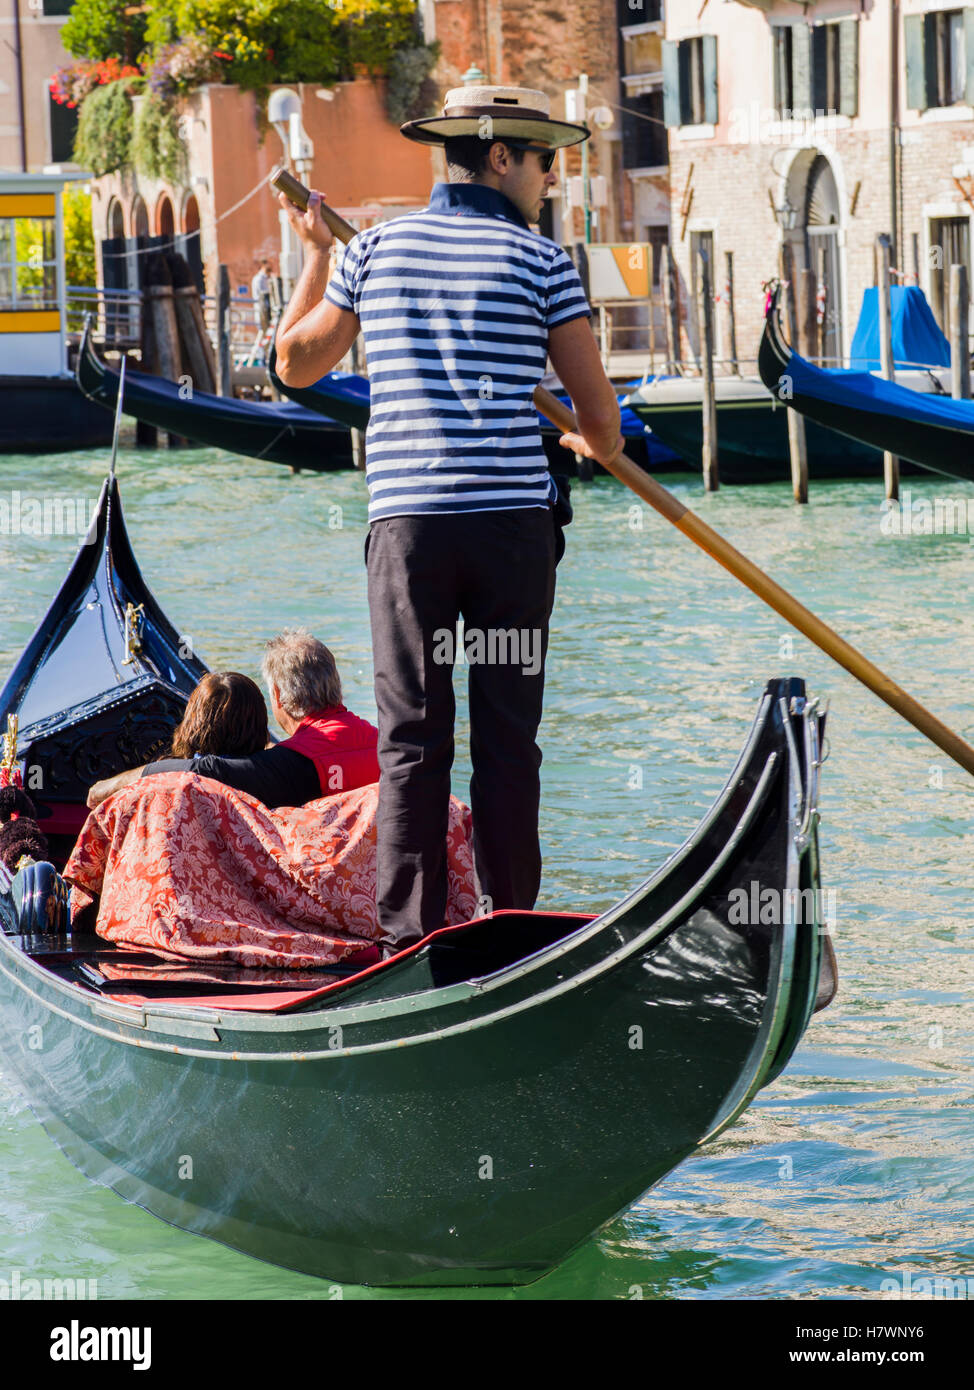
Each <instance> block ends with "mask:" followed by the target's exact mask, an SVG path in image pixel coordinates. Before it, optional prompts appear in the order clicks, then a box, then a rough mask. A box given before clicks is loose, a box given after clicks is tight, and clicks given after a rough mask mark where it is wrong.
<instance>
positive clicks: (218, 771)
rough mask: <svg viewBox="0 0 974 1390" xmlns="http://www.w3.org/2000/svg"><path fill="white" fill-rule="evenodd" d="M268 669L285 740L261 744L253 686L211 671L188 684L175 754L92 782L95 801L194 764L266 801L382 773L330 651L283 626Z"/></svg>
mask: <svg viewBox="0 0 974 1390" xmlns="http://www.w3.org/2000/svg"><path fill="white" fill-rule="evenodd" d="M263 672H264V678H265V680H266V681H267V685H268V689H269V691H270V697H271V708H272V710H273V711H274V716H275V718H276V719H277V722H278V723H279V724H280V726H281V728H282V729H283V730H284V732H285V733H286V734H288V735H290V737H289V738H287V739H285V741H284V742H283V743H278V744H274V745H273V746H271V747H269V748H268V747H265V745H266V743H267V739H268V731H267V710H266V708H265V706H264V699H263V696H262V695H261V693H260V690H259V689H258V687H257V686H256V685H255V684H254V682H253V681H252V680H250V679H249V677H247V676H243V675H240V674H239V672H236V671H211V672H210V673H209V675H206V676H204V677H203V679H202V680H201V681H200V683H199V685H198V686H197V687H196V689H195V690H194V691H193V693H192V695H191V696H190V698H189V702H188V704H187V706H186V713H185V714H184V716H183V718H182V721H181V722H180V724H179V726H178V728H177V729H176V731H175V733H174V734H173V742H172V756H171V757H169V758H164V759H163V760H161V761H160V762H154V763H149V764H148V765H147V766H145V767H140V768H133V769H131V770H129V771H127V772H122V773H119V774H118V776H117V777H110V778H108V779H106V780H105V781H103V782H97V783H96V784H95V785H94V786H93V787H92V789H91V791H90V792H89V793H88V806H89V808H90V809H91V810H94V809H95V807H96V806H99V805H101V803H102V801H104V800H105V798H106V797H107V796H111V794H112V793H113V792H116V791H118V790H119V789H120V788H121V787H125V786H128V785H130V784H131V783H132V782H134V781H136V780H137V779H138V778H140V777H146V776H150V775H153V774H156V773H161V772H195V773H197V774H198V775H199V776H201V777H211V778H212V779H213V780H214V781H216V782H222V783H223V784H224V785H225V786H228V787H234V788H235V789H236V790H237V791H241V792H246V793H247V794H248V795H249V796H253V797H255V798H256V799H257V800H258V801H261V802H263V804H264V805H265V806H267V807H269V808H270V809H272V810H273V809H275V808H276V807H278V806H304V805H306V804H307V803H308V802H309V801H317V799H318V798H319V797H321V796H332V795H334V793H335V792H339V791H351V790H354V788H356V787H362V786H368V785H370V784H371V783H372V782H377V781H378V780H379V764H378V760H377V757H376V744H377V740H378V731H377V730H376V728H375V727H374V726H373V725H372V724H369V723H368V722H367V721H366V720H364V719H359V718H357V717H356V716H355V715H354V714H351V713H350V712H349V711H348V710H347V709H346V708H345V706H344V705H343V704H342V684H341V680H340V678H339V675H338V668H337V666H336V664H335V658H334V657H333V656H332V654H331V652H330V651H329V650H328V648H327V647H326V646H325V645H324V643H323V642H319V641H318V639H317V638H316V637H313V636H312V635H311V633H310V632H308V631H307V630H306V629H305V628H297V629H288V628H285V630H284V631H283V632H282V633H281V634H280V635H279V636H278V637H273V638H271V640H270V641H269V642H268V643H267V645H266V647H265V649H264V661H263Z"/></svg>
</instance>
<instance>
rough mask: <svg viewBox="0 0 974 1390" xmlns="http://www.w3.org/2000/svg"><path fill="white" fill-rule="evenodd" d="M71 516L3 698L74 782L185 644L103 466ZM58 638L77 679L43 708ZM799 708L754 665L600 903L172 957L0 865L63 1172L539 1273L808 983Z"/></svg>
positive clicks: (385, 1278) (734, 1110)
mask: <svg viewBox="0 0 974 1390" xmlns="http://www.w3.org/2000/svg"><path fill="white" fill-rule="evenodd" d="M98 527H99V532H98V535H99V540H98V541H97V543H96V544H93V545H92V546H91V547H86V549H90V550H91V551H93V552H95V551H97V553H98V559H97V563H96V564H95V565H94V567H93V566H92V562H91V556H90V555H86V554H85V553H84V551H83V552H82V554H81V555H80V556H79V559H78V561H77V562H76V563H75V566H74V568H73V569H72V571H71V574H70V575H69V577H68V580H67V581H66V583H65V585H64V586H63V588H62V590H61V593H60V594H59V595H58V599H57V600H56V601H55V604H54V605H53V607H52V609H51V612H50V613H49V614H48V616H47V618H46V619H45V620H44V622H43V623H42V625H41V628H40V629H39V630H38V633H37V635H36V636H35V638H34V639H33V640H32V642H31V643H30V644H29V646H28V648H27V650H26V651H25V653H24V656H23V657H22V658H21V661H20V662H19V663H18V665H17V668H16V670H15V672H14V675H13V676H12V677H11V680H10V681H8V683H7V685H6V687H5V688H4V691H3V695H2V697H0V715H5V714H6V713H8V712H10V713H16V712H18V711H20V712H21V714H22V715H23V716H24V724H23V726H22V739H21V743H20V746H19V749H18V754H19V761H20V762H21V763H25V762H26V763H30V761H31V760H32V759H39V758H40V757H41V756H42V755H43V756H44V757H45V758H47V759H48V761H47V763H45V766H48V767H50V768H51V769H52V771H53V770H54V769H55V768H56V767H57V766H58V765H59V756H60V755H59V754H58V749H59V748H61V747H62V746H63V747H65V748H70V747H77V748H78V749H79V750H80V749H82V748H85V747H89V746H90V750H91V755H90V758H89V761H88V762H87V763H83V764H79V765H77V766H75V765H74V764H72V769H73V773H74V775H77V776H79V777H82V774H83V778H87V777H89V776H91V777H99V776H104V775H108V774H109V773H111V772H113V771H117V770H119V767H120V765H122V764H125V763H128V762H130V761H131V757H132V748H130V747H128V746H126V747H112V746H111V745H110V744H109V742H108V741H107V740H105V739H102V740H101V741H100V742H99V741H98V740H97V739H95V740H94V741H92V742H91V743H90V745H89V743H88V742H87V741H86V740H81V739H80V734H81V732H82V730H83V729H84V727H85V720H86V719H88V718H89V717H97V718H98V719H99V720H100V719H102V718H105V719H110V718H111V717H112V710H111V707H110V704H109V702H108V697H109V695H110V694H111V692H112V690H115V692H116V694H117V695H118V697H119V702H118V709H119V711H120V712H123V713H124V710H125V708H127V707H128V708H132V709H137V708H141V706H140V703H139V702H140V700H141V699H142V698H143V696H144V697H145V699H146V700H148V699H149V698H150V691H153V692H154V695H153V698H155V699H158V700H159V701H160V704H159V706H158V709H157V714H158V727H160V728H161V727H163V726H164V725H165V723H166V721H167V720H169V719H171V718H172V716H173V715H174V713H176V712H177V711H178V708H179V707H180V705H181V702H183V701H184V700H185V696H186V693H187V691H188V689H189V688H190V687H191V685H192V684H193V682H194V681H195V679H196V678H197V676H198V674H199V673H200V672H201V671H202V670H203V668H202V666H201V665H200V663H198V661H196V659H195V658H188V657H184V656H181V655H180V646H179V638H178V634H177V633H176V630H175V629H174V628H173V627H172V626H171V624H169V623H168V622H167V621H166V620H165V618H164V616H163V615H162V614H161V612H160V611H159V609H158V606H157V605H156V604H155V603H154V601H152V599H151V595H149V593H148V590H147V589H146V588H145V586H144V584H142V582H141V578H140V576H139V575H138V571H137V567H136V566H135V561H134V558H133V557H132V554H131V549H130V547H129V545H128V541H127V538H126V537H125V532H124V526H123V525H122V522H121V511H120V507H119V504H118V488H117V484H115V483H114V481H112V482H110V483H109V484H108V485H107V486H106V490H105V491H103V494H102V501H101V506H100V508H99V521H98ZM139 605H141V607H142V612H143V615H144V617H143V624H142V626H141V628H140V629H139V632H138V637H137V639H135V640H134V641H133V637H132V625H131V623H132V619H131V613H130V607H131V606H135V607H138V606H139ZM106 648H107V655H106ZM133 648H135V650H134V653H133ZM62 649H63V657H64V658H65V659H70V662H71V665H70V667H62V668H60V669H61V671H62V675H63V672H64V670H68V669H69V670H71V671H72V672H74V673H75V675H74V676H73V677H72V679H73V681H74V682H75V683H74V684H72V685H69V686H68V687H67V688H68V689H72V690H75V691H80V693H81V694H82V696H83V698H82V699H81V700H79V701H78V703H77V704H76V705H75V704H72V705H71V706H70V707H67V708H65V707H64V701H63V697H62V700H61V705H60V707H59V708H54V705H56V704H57V700H56V699H54V701H53V704H52V699H53V696H52V694H51V692H53V691H55V690H58V689H60V690H62V691H63V690H64V689H65V686H64V683H63V679H61V680H59V679H58V677H57V671H58V666H57V663H58V662H59V661H60V660H61V657H62ZM130 653H132V654H133V655H134V658H135V659H136V662H137V669H136V670H135V671H134V672H133V673H132V674H131V676H130V675H129V674H128V671H127V668H126V667H125V660H126V656H127V655H128V654H130ZM48 667H50V668H51V669H50V671H48V670H47V668H48ZM78 682H80V685H79V684H78ZM45 692H47V693H46V694H45ZM42 697H43V698H42ZM32 699H33V700H35V701H37V702H39V703H38V705H37V708H36V709H35V707H34V705H32V704H31V703H30V702H31V700H32ZM126 701H128V705H126ZM823 721H824V716H823V714H822V713H821V712H820V711H819V709H818V708H817V706H816V704H815V702H814V701H810V700H809V699H808V698H807V697H806V694H805V690H804V687H803V684H802V682H801V681H799V680H797V679H786V680H775V681H771V682H770V683H769V685H768V687H767V689H766V690H765V692H764V694H763V696H762V698H761V702H760V705H759V709H758V712H757V716H756V718H755V721H754V725H753V727H752V729H751V733H750V736H749V738H748V740H747V744H746V746H745V748H744V751H743V753H742V755H741V757H740V759H739V761H738V764H737V766H736V768H735V769H734V771H733V773H732V774H731V776H730V778H729V780H728V782H727V784H726V786H725V788H724V790H723V792H722V793H721V795H720V796H719V797H718V799H717V801H716V803H715V804H714V806H713V808H712V809H711V811H710V812H709V813H708V814H707V815H706V816H705V817H704V819H703V821H702V823H701V824H700V826H699V827H698V829H697V830H696V831H695V832H694V833H693V834H692V835H691V837H690V838H689V839H688V840H687V842H686V843H685V844H684V845H683V846H682V847H681V848H680V849H679V850H677V851H676V852H675V853H674V854H673V855H672V856H671V857H670V859H669V860H668V861H667V862H666V863H665V864H664V865H663V866H662V867H661V868H659V869H658V870H657V871H656V872H655V873H653V874H651V875H650V876H649V877H648V878H647V879H646V880H645V882H643V883H642V884H640V885H639V886H638V887H636V888H634V889H633V891H632V892H631V893H629V894H628V895H626V896H625V897H624V898H623V899H622V900H621V901H619V902H618V903H616V904H614V905H613V906H612V907H611V908H609V910H608V911H606V912H603V913H601V914H600V915H598V916H592V915H590V914H579V913H559V912H498V913H495V914H492V915H491V916H489V917H486V918H483V919H480V920H477V921H474V922H471V923H466V924H463V925H461V926H457V927H452V928H448V929H444V930H442V931H440V932H437V933H435V934H434V935H433V936H432V937H430V938H428V939H427V940H426V941H425V942H423V943H420V944H419V945H418V946H415V947H412V948H410V949H408V950H405V951H403V952H401V953H400V954H399V955H398V956H395V957H393V958H392V959H391V960H388V961H385V962H383V963H381V964H379V965H376V966H372V967H369V968H367V969H365V970H359V971H357V972H354V971H353V972H352V973H348V972H346V973H345V974H344V975H343V974H342V973H341V971H340V970H339V971H334V970H333V971H331V972H328V971H322V972H312V973H311V974H309V973H308V972H302V974H301V975H293V976H288V975H283V976H279V977H277V978H268V975H267V973H266V972H258V971H250V972H248V971H246V970H243V969H234V970H229V971H228V970H223V971H222V972H221V970H220V969H219V968H214V969H211V970H206V971H194V970H191V969H188V970H187V971H186V972H184V973H183V976H182V978H179V972H178V970H177V971H174V970H173V966H172V962H168V961H165V962H164V961H160V960H156V959H154V958H153V957H152V955H151V953H140V954H136V953H131V952H121V951H119V950H118V948H115V947H113V946H112V945H111V943H109V942H107V941H102V940H100V939H98V938H94V937H83V936H80V935H79V936H73V935H71V934H70V933H69V934H67V935H60V936H52V935H47V936H37V935H28V934H25V933H24V932H23V930H22V925H23V924H22V921H21V919H20V916H19V913H18V908H17V896H16V893H15V892H13V891H11V890H12V887H13V886H14V885H13V884H12V880H11V875H10V873H8V872H7V871H5V870H2V869H0V924H2V926H3V931H2V933H0V1046H2V1050H3V1058H4V1064H5V1067H6V1068H8V1069H9V1071H10V1073H12V1074H13V1075H15V1076H16V1077H17V1078H18V1079H19V1081H20V1083H21V1085H22V1086H23V1088H24V1091H25V1092H26V1094H27V1096H28V1098H29V1100H30V1103H31V1105H32V1106H33V1108H34V1110H35V1112H36V1113H37V1115H38V1116H39V1118H40V1119H41V1120H42V1122H43V1123H44V1124H45V1126H46V1127H47V1129H48V1131H49V1132H50V1134H51V1135H52V1136H53V1137H54V1138H55V1139H56V1140H57V1142H58V1143H59V1144H60V1145H61V1146H62V1148H63V1149H64V1151H65V1153H66V1154H67V1155H68V1156H69V1157H70V1158H71V1159H72V1161H73V1162H75V1163H76V1164H77V1165H78V1166H79V1167H80V1168H81V1169H82V1170H83V1171H84V1172H85V1173H87V1174H88V1175H89V1176H90V1177H91V1178H93V1179H94V1180H96V1181H98V1182H102V1183H106V1184H109V1185H111V1186H112V1187H113V1188H115V1189H116V1190H117V1191H118V1192H119V1193H121V1194H122V1195H123V1196H124V1197H126V1198H128V1199H129V1200H131V1201H134V1202H137V1203H139V1204H140V1205H142V1206H143V1207H145V1208H146V1209H147V1210H149V1211H151V1212H153V1213H155V1214H156V1215H158V1216H160V1217H162V1218H164V1219H165V1220H167V1221H170V1222H172V1223H174V1224H175V1225H178V1226H181V1227H184V1228H185V1229H186V1230H189V1231H193V1232H197V1233H199V1234H202V1235H207V1236H210V1237H213V1238H215V1239H217V1240H220V1241H223V1242H225V1243H226V1244H228V1245H231V1246H233V1247H235V1248H237V1249H240V1250H243V1251H246V1252H247V1253H250V1254H252V1255H256V1256H259V1257H261V1258H263V1259H266V1260H269V1261H272V1262H273V1263H276V1264H279V1265H284V1266H287V1267H290V1268H294V1269H298V1270H302V1271H305V1272H308V1273H311V1274H315V1275H319V1276H322V1277H328V1278H331V1279H335V1280H341V1281H344V1282H351V1283H365V1284H380V1285H412V1284H416V1285H446V1284H467V1285H480V1284H508V1283H524V1282H529V1281H531V1280H534V1279H536V1278H538V1277H540V1276H541V1275H543V1274H544V1273H545V1272H546V1271H547V1270H549V1269H550V1268H552V1267H553V1266H554V1265H556V1264H557V1263H558V1262H559V1261H561V1260H562V1259H564V1257H565V1256H566V1255H567V1254H568V1253H569V1252H570V1251H571V1250H572V1249H573V1248H574V1247H575V1246H577V1245H578V1244H579V1243H580V1242H582V1241H584V1240H585V1239H587V1238H588V1237H590V1236H591V1235H592V1234H593V1233H594V1232H596V1231H597V1230H598V1229H599V1228H600V1227H601V1226H602V1225H603V1224H604V1223H605V1222H607V1221H609V1220H610V1219H611V1218H612V1217H614V1216H615V1215H616V1214H618V1213H619V1212H621V1211H623V1210H624V1209H625V1208H626V1207H627V1206H629V1205H630V1204H631V1203H632V1202H633V1201H635V1200H636V1199H637V1198H638V1197H640V1196H641V1194H642V1193H643V1192H645V1191H646V1189H647V1188H649V1187H651V1186H652V1185H653V1184H654V1183H656V1182H657V1181H659V1179H660V1178H662V1177H663V1176H664V1175H665V1174H666V1173H668V1172H669V1171H671V1169H672V1168H674V1167H675V1166H676V1165H677V1164H678V1163H679V1162H680V1161H681V1160H682V1159H683V1158H685V1157H686V1156H687V1155H689V1154H691V1153H693V1152H695V1151H696V1150H697V1148H698V1147H699V1146H700V1144H701V1143H703V1142H704V1141H706V1140H707V1139H710V1138H712V1137H714V1136H715V1135H716V1134H718V1133H719V1132H720V1131H721V1130H722V1129H724V1128H725V1127H726V1126H727V1125H728V1124H730V1123H731V1122H732V1121H733V1120H734V1119H735V1118H736V1116H738V1115H739V1114H740V1113H741V1111H742V1110H743V1109H744V1107H745V1106H746V1105H747V1104H748V1102H749V1101H750V1100H751V1098H752V1097H753V1096H754V1094H755V1093H756V1091H757V1090H758V1089H759V1088H760V1087H761V1086H764V1085H766V1084H768V1082H769V1081H771V1080H773V1078H774V1077H775V1076H776V1075H778V1073H779V1072H780V1071H781V1069H782V1068H783V1067H784V1066H785V1065H786V1064H787V1062H788V1060H789V1058H790V1057H791V1055H792V1053H793V1052H794V1050H795V1048H796V1046H797V1045H798V1042H799V1040H800V1038H801V1036H802V1033H803V1031H804V1029H805V1027H806V1025H807V1024H808V1021H809V1018H810V1016H811V1014H812V1011H813V1010H814V1008H815V1007H816V1005H817V1004H818V1005H820V1004H822V1003H824V1002H827V999H828V998H829V997H830V996H831V993H832V991H833V989H834V972H833V970H832V967H831V957H830V951H829V948H828V938H827V937H826V936H824V935H823V933H822V923H821V920H820V915H819V893H818V889H819V863H818V847H817V831H816V826H817V819H818V812H817V809H816V807H817V799H818V777H819V767H820V764H821V753H820V746H821V733H822V725H823ZM97 728H98V729H101V728H102V724H101V723H99V724H98V725H97ZM59 740H64V743H63V744H62V743H61V742H59ZM133 747H134V744H133ZM79 756H81V754H80V752H79ZM120 963H121V966H122V967H123V969H122V970H121V973H120V971H119V964H120ZM34 1028H39V1029H40V1030H41V1036H42V1037H43V1041H44V1045H43V1047H33V1046H27V1045H26V1043H25V1039H26V1038H28V1036H29V1030H31V1029H34ZM187 1155H190V1156H191V1158H192V1169H191V1174H190V1176H187V1169H186V1163H185V1158H186V1156H187Z"/></svg>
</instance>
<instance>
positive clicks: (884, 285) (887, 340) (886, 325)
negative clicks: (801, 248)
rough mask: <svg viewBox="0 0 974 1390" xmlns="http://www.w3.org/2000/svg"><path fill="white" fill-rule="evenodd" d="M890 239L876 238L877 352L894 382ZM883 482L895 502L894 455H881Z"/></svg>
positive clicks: (897, 488) (897, 469)
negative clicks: (890, 294) (890, 297)
mask: <svg viewBox="0 0 974 1390" xmlns="http://www.w3.org/2000/svg"><path fill="white" fill-rule="evenodd" d="M889 256H890V239H889V237H888V235H887V234H886V233H885V232H881V233H880V235H879V236H878V237H877V238H876V267H877V271H878V274H879V286H878V293H879V350H880V361H881V363H882V368H883V376H884V377H885V378H886V380H887V381H895V379H896V372H895V371H894V368H893V321H892V319H891V317H890V307H889ZM883 482H884V484H885V487H886V496H887V497H888V498H890V499H891V500H895V499H897V498H898V497H899V495H900V461H899V459H898V458H897V457H896V455H895V454H890V453H884V454H883Z"/></svg>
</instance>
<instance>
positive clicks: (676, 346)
mask: <svg viewBox="0 0 974 1390" xmlns="http://www.w3.org/2000/svg"><path fill="white" fill-rule="evenodd" d="M660 282H661V284H662V286H663V326H664V328H665V330H666V370H667V372H678V371H679V369H680V301H679V299H678V298H677V291H676V273H675V270H674V266H673V252H672V251H671V250H670V248H669V247H668V246H664V247H663V248H662V250H661V251H660Z"/></svg>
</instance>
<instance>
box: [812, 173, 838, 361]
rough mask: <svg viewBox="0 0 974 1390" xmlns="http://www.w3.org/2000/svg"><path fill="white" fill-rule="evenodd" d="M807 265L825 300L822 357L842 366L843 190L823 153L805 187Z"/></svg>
mask: <svg viewBox="0 0 974 1390" xmlns="http://www.w3.org/2000/svg"><path fill="white" fill-rule="evenodd" d="M805 242H806V250H807V256H806V259H807V264H808V265H809V266H810V267H811V269H812V270H814V272H815V281H816V284H817V285H818V287H819V295H820V297H821V294H822V290H823V289H824V291H825V303H824V314H825V316H824V319H823V321H822V339H821V341H822V357H823V358H824V365H825V366H827V367H840V366H841V365H842V314H841V311H840V305H841V285H840V282H839V190H838V188H837V187H836V183H835V174H834V173H833V172H832V166H831V164H830V163H829V161H828V160H827V159H826V158H825V156H824V155H822V154H817V155H816V156H815V158H814V159H813V160H812V164H811V167H810V169H809V171H808V181H807V183H806V185H805Z"/></svg>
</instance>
